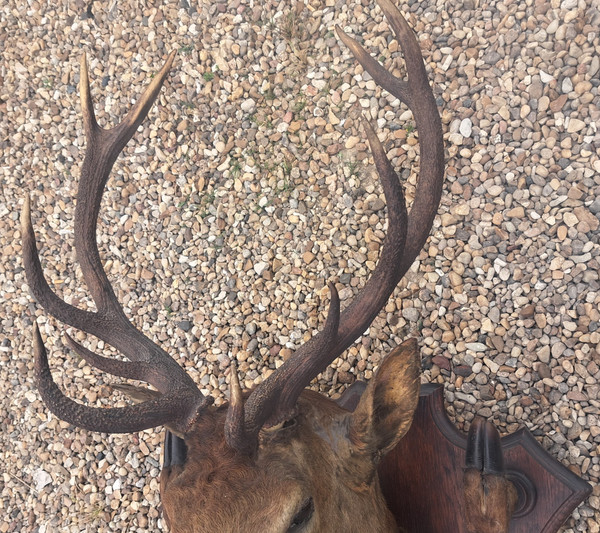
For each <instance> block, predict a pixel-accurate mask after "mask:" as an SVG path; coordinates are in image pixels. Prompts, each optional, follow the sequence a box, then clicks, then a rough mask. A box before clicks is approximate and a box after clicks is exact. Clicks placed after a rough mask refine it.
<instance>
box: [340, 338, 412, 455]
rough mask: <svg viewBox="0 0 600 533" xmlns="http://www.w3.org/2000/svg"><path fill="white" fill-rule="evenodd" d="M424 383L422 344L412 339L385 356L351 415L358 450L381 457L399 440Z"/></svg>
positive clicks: (409, 421)
mask: <svg viewBox="0 0 600 533" xmlns="http://www.w3.org/2000/svg"><path fill="white" fill-rule="evenodd" d="M420 385H421V380H420V360H419V348H418V346H417V341H416V339H409V340H407V341H405V342H403V343H402V344H401V345H400V346H398V347H397V348H395V349H394V350H393V351H392V353H390V354H389V355H388V356H387V357H386V358H385V359H384V361H383V363H382V364H381V366H380V367H379V370H378V371H377V374H376V375H375V377H374V378H373V379H372V380H371V381H370V382H369V385H368V386H367V388H366V390H365V392H364V393H363V395H362V397H361V399H360V402H359V403H358V406H357V407H356V410H355V411H354V413H352V415H351V422H350V441H351V443H352V446H353V448H354V450H355V452H358V453H360V454H369V455H372V456H373V457H374V458H376V459H375V460H376V461H377V460H378V459H379V458H381V457H383V456H384V455H385V454H386V453H388V452H389V451H390V450H391V449H392V448H393V447H394V446H395V445H396V444H397V443H398V441H399V440H400V439H401V438H402V437H403V436H404V435H405V434H406V432H407V431H408V429H409V428H410V425H411V423H412V419H413V415H414V413H415V409H416V408H417V403H418V401H419V388H420Z"/></svg>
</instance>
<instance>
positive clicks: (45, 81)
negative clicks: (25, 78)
mask: <svg viewBox="0 0 600 533" xmlns="http://www.w3.org/2000/svg"><path fill="white" fill-rule="evenodd" d="M53 86H54V84H53V83H52V80H51V79H50V78H44V79H43V80H42V87H43V88H44V89H52V87H53Z"/></svg>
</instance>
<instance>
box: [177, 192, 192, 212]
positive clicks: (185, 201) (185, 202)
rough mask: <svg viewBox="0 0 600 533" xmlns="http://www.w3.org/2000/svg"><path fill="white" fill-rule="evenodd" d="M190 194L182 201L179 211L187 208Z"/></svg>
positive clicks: (178, 205)
mask: <svg viewBox="0 0 600 533" xmlns="http://www.w3.org/2000/svg"><path fill="white" fill-rule="evenodd" d="M190 196H191V195H190V194H188V195H187V196H186V197H185V198H184V199H183V200H181V201H180V202H179V203H178V204H177V209H181V208H182V207H185V206H186V205H187V204H188V202H189V201H190Z"/></svg>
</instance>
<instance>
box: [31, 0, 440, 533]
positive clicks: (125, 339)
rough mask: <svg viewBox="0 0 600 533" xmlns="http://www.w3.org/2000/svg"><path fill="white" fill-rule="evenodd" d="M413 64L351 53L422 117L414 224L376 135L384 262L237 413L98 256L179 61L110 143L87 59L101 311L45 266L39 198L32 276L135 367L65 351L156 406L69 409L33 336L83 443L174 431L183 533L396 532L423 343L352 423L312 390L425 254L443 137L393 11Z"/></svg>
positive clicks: (368, 394)
mask: <svg viewBox="0 0 600 533" xmlns="http://www.w3.org/2000/svg"><path fill="white" fill-rule="evenodd" d="M379 5H380V6H381V9H382V10H383V11H384V13H385V15H386V17H387V19H388V21H389V23H390V26H391V27H392V28H393V30H394V32H395V34H396V37H397V39H398V42H399V43H400V45H401V47H402V50H403V52H404V58H405V63H406V71H407V80H406V81H404V80H400V79H398V78H396V77H395V76H393V75H392V74H390V73H389V72H388V71H387V70H385V69H384V68H383V67H382V66H381V65H380V64H379V63H378V62H377V61H376V60H374V59H373V58H372V57H371V56H370V55H369V54H368V53H367V52H366V51H365V50H364V49H363V48H362V47H361V46H360V45H359V44H358V43H357V42H356V41H355V40H354V39H352V38H350V37H349V36H348V35H346V34H345V33H344V32H343V31H342V30H341V29H340V28H339V27H337V28H336V30H337V32H338V35H339V37H340V39H341V40H342V41H343V42H344V43H345V44H346V46H348V47H349V48H350V50H351V51H352V52H353V54H354V56H355V57H356V59H357V60H358V61H359V62H360V64H361V65H362V66H363V67H364V69H365V70H367V71H368V72H369V73H370V75H371V76H372V77H373V79H374V80H375V81H376V82H377V83H378V84H379V85H380V86H381V87H383V88H384V89H386V90H387V91H389V92H390V93H391V94H392V95H394V96H396V97H397V98H398V99H400V100H401V101H402V102H404V103H405V104H406V105H407V106H408V107H409V108H410V109H411V110H412V112H413V115H414V118H415V122H416V125H417V129H418V132H419V141H420V146H421V160H420V177H419V181H418V185H417V190H416V195H415V200H414V202H413V205H412V208H411V211H410V213H407V210H406V206H405V200H404V195H403V190H402V186H401V184H400V181H399V178H398V175H397V174H396V172H395V171H394V169H393V168H392V165H391V163H390V161H389V160H388V158H387V156H386V154H385V151H384V149H383V147H382V145H381V143H380V142H379V140H378V138H377V135H376V133H375V132H374V131H373V129H372V128H371V126H370V125H369V124H368V123H365V132H366V136H367V139H368V141H369V144H370V146H371V150H372V153H373V158H374V162H375V166H376V169H377V171H378V174H379V176H380V179H381V184H382V187H383V190H384V194H385V197H386V201H387V207H388V219H389V222H388V230H387V235H386V238H385V241H384V246H383V250H382V253H381V257H380V259H379V262H378V264H377V267H376V269H375V271H374V272H373V274H372V276H371V278H370V279H369V280H368V281H367V282H366V283H365V285H364V287H363V289H362V290H361V291H360V292H359V293H358V295H357V296H356V297H355V298H354V299H353V301H352V302H351V303H349V304H348V305H347V306H346V307H345V309H344V310H343V311H342V312H340V301H339V298H338V294H337V291H336V288H335V286H334V285H333V284H330V286H329V287H330V292H331V302H330V306H329V312H328V317H327V320H326V323H325V325H324V327H323V329H322V330H321V331H320V332H319V333H317V334H316V335H314V336H313V337H312V339H311V340H310V341H309V342H307V343H306V344H304V345H303V346H301V347H300V348H299V349H298V350H297V351H296V352H295V353H294V354H293V356H292V357H290V358H289V359H288V360H287V361H286V362H285V363H284V364H283V365H282V366H281V367H280V368H279V369H278V370H277V371H276V372H274V373H273V374H271V376H269V378H267V379H266V380H265V381H264V382H263V383H262V384H261V385H260V386H258V387H257V388H256V389H254V390H252V391H248V392H243V391H242V390H241V388H240V385H239V383H238V380H237V374H236V372H235V368H232V372H231V376H230V388H231V395H230V401H229V404H228V405H225V406H222V407H220V408H215V407H214V406H212V405H211V403H212V402H211V399H210V398H207V397H204V396H203V395H202V393H201V392H200V391H199V389H198V387H197V386H196V384H195V383H194V382H193V380H192V379H191V378H190V377H189V376H188V375H187V374H186V373H185V372H184V370H183V369H182V368H181V367H180V366H179V365H178V364H177V363H176V362H175V361H174V360H173V359H172V358H171V357H170V356H169V355H168V354H167V353H166V352H165V351H164V350H163V349H162V348H160V347H159V346H158V345H157V344H155V343H154V342H153V341H152V340H150V339H149V338H148V337H146V336H145V335H143V334H142V333H141V331H139V330H138V329H136V328H135V327H134V326H133V325H132V324H131V322H130V321H129V320H128V319H127V317H126V316H125V313H124V312H123V309H122V307H121V305H120V304H119V303H118V300H117V297H116V295H115V293H114V291H113V289H112V287H111V285H110V282H109V280H108V277H107V275H106V273H105V271H104V269H103V267H102V263H101V260H100V256H99V253H98V248H97V244H96V221H97V217H98V212H99V209H100V200H101V197H102V193H103V189H104V186H105V184H106V182H107V180H108V177H109V174H110V171H111V169H112V166H113V164H114V162H115V160H116V158H117V156H118V154H119V153H120V151H121V150H122V149H123V148H124V146H125V145H126V143H127V142H128V141H129V139H130V138H131V137H132V135H133V134H134V132H135V131H136V129H137V127H138V126H139V124H140V123H141V122H142V120H143V119H144V117H145V116H146V114H147V113H148V111H149V109H150V107H151V106H152V104H153V102H154V100H155V99H156V97H157V95H158V93H159V91H160V88H161V86H162V84H163V82H164V81H165V79H166V78H167V75H168V72H169V69H170V68H171V65H172V63H173V60H174V57H175V54H174V53H172V54H171V55H170V56H169V58H168V59H167V61H166V63H165V65H164V66H163V68H162V69H161V70H160V72H159V73H158V74H157V75H156V76H155V77H154V79H153V80H152V82H151V83H150V85H149V86H148V88H147V89H146V91H145V92H144V93H143V95H142V96H141V97H140V99H139V101H138V102H137V103H136V104H135V105H134V106H133V108H132V109H131V111H130V112H129V113H128V114H127V116H126V117H125V118H124V119H123V121H122V122H121V123H120V124H119V125H117V126H115V127H114V128H112V129H103V128H101V127H100V126H99V125H98V123H97V122H96V119H95V115H94V110H93V104H92V99H91V95H90V89H89V81H88V73H87V66H86V60H85V57H84V58H83V60H82V63H81V80H80V95H81V105H82V110H83V118H84V126H85V134H86V139H87V151H86V155H85V159H84V162H83V167H82V171H81V179H80V184H79V190H78V194H77V206H76V212H75V224H74V227H75V231H74V237H75V249H76V252H77V259H78V261H79V263H80V265H81V270H82V274H83V277H84V280H85V283H86V285H87V287H88V289H89V291H90V293H91V295H92V298H93V300H94V302H95V304H96V308H97V310H96V311H86V310H82V309H79V308H77V307H75V306H73V305H70V304H68V303H66V302H65V301H64V300H62V299H61V298H60V297H59V296H57V295H56V293H55V292H54V291H53V290H52V288H51V287H50V286H49V285H48V283H47V281H46V279H45V277H44V274H43V271H42V267H41V264H40V260H39V257H38V251H37V247H36V242H35V236H34V232H33V227H32V224H31V217H30V203H29V199H28V198H27V199H26V201H25V205H24V208H23V211H22V234H23V251H24V262H25V265H26V273H27V280H28V283H29V286H30V289H31V292H32V294H33V296H34V297H35V299H36V300H37V301H38V302H39V303H40V305H41V306H42V307H44V308H45V309H46V311H47V312H48V313H50V314H51V315H53V316H54V317H55V318H56V319H58V320H60V321H61V322H64V323H66V324H68V325H70V326H72V327H75V328H78V329H80V330H82V331H84V332H87V333H89V334H91V335H94V336H96V337H97V338H99V339H101V340H103V341H104V342H105V343H107V344H109V345H111V346H113V347H114V348H116V349H117V350H119V351H120V352H121V353H123V354H124V355H125V356H126V357H127V359H128V360H129V361H117V360H114V359H110V358H107V357H105V356H101V355H98V354H95V353H93V352H91V351H90V350H88V349H87V348H85V347H84V346H82V345H81V344H79V343H77V342H76V341H75V340H73V339H72V338H71V337H69V336H68V335H67V337H66V338H67V342H68V344H69V346H70V347H71V348H72V349H73V350H74V351H75V352H77V353H78V354H79V355H80V356H81V357H83V358H84V359H85V360H86V361H87V362H88V363H89V364H90V365H92V366H94V367H96V368H98V369H99V370H101V371H104V372H108V373H110V374H112V375H115V376H119V377H121V378H126V379H136V380H140V381H144V382H147V383H149V384H151V385H152V386H153V387H154V388H155V389H156V390H149V389H148V390H137V389H136V390H133V391H131V395H132V396H133V397H134V399H136V400H138V401H141V403H137V404H135V405H131V406H128V407H121V408H109V409H100V408H95V407H90V406H85V405H82V404H80V403H77V402H75V401H73V400H71V399H69V398H67V397H66V396H65V395H64V394H63V393H62V392H61V391H60V390H59V388H58V387H57V385H56V384H55V383H54V381H53V379H52V376H51V372H50V368H49V365H48V360H47V355H46V350H45V348H44V345H43V342H42V338H41V335H40V333H39V331H38V329H37V326H34V354H35V373H36V383H37V387H38V390H39V391H40V394H41V395H42V398H43V399H44V401H45V403H46V405H47V406H48V408H49V409H50V410H51V411H52V412H53V413H55V414H56V415H57V416H58V417H59V418H61V419H63V420H65V421H67V422H69V423H71V424H73V425H75V426H78V427H82V428H86V429H89V430H93V431H100V432H107V433H129V432H135V431H140V430H143V429H147V428H151V427H156V426H159V425H165V426H166V427H167V428H168V429H169V430H170V431H169V432H168V433H167V438H166V441H165V467H164V469H163V471H162V474H161V495H162V501H163V507H164V511H165V515H166V518H167V521H168V522H169V523H170V527H171V529H172V531H175V532H187V531H195V532H209V531H210V532H214V531H220V532H237V531H248V532H251V531H261V532H273V533H275V532H278V533H279V532H285V531H288V532H292V531H297V532H300V531H302V532H309V531H320V532H327V531H332V532H333V531H338V532H339V531H382V532H383V531H395V530H396V525H395V522H394V519H393V517H392V515H391V514H390V512H389V511H388V510H387V507H386V504H385V501H384V499H383V497H382V494H381V491H380V488H379V483H378V479H377V471H376V467H377V464H378V462H379V460H380V458H381V457H383V456H384V455H385V454H386V453H387V452H388V451H389V450H390V449H392V448H393V447H394V446H395V444H396V443H397V442H398V441H399V439H401V438H402V436H403V435H404V434H405V433H406V431H407V430H408V428H409V426H410V424H411V420H412V416H413V412H414V409H415V407H416V404H417V400H418V392H419V383H420V379H419V367H420V364H419V356H418V348H417V343H416V341H415V340H414V339H411V340H408V341H406V342H404V343H403V344H401V345H400V346H398V347H397V348H396V349H395V350H393V351H392V352H391V353H390V354H389V355H388V356H387V357H386V359H385V360H384V362H383V363H382V365H381V367H380V368H379V371H378V373H377V374H376V376H375V377H374V378H373V379H372V381H371V382H370V383H369V385H368V386H367V388H366V390H365V392H364V394H362V396H361V398H360V400H359V402H358V406H357V407H356V409H355V410H354V411H349V410H346V409H344V408H342V407H340V406H339V405H338V404H336V403H335V402H333V401H331V400H329V399H327V398H325V397H323V396H321V395H319V394H317V393H315V392H313V391H310V390H306V389H305V388H306V387H307V385H308V384H309V383H310V381H311V380H312V379H313V378H315V377H316V376H317V375H318V374H319V373H320V372H322V371H323V370H325V368H326V367H327V366H328V365H329V364H330V363H331V361H333V359H335V358H336V357H338V356H339V355H340V354H341V353H342V352H343V351H344V350H345V349H346V348H348V347H349V346H350V345H351V344H352V343H353V342H354V341H355V340H356V339H357V338H358V337H359V336H360V335H362V334H363V333H364V331H365V330H366V329H367V328H368V327H369V325H370V324H371V322H372V321H373V319H374V318H375V317H376V315H377V314H378V312H379V311H380V310H381V308H382V307H383V306H384V305H385V303H386V302H387V300H388V298H389V296H390V295H391V293H392V292H393V290H394V288H395V287H396V285H397V284H398V282H399V281H400V280H401V278H402V277H403V275H404V274H405V273H406V271H407V270H408V269H409V267H410V265H411V264H412V262H413V261H414V259H415V257H416V256H417V255H418V253H419V251H420V250H421V248H422V247H423V245H424V243H425V241H426V239H427V236H428V234H429V231H430V228H431V225H432V223H433V219H434V217H435V214H436V211H437V208H438V205H439V201H440V196H441V190H442V182H443V174H444V153H443V152H444V148H443V141H442V127H441V122H440V117H439V114H438V111H437V107H436V104H435V100H434V97H433V93H432V91H431V88H430V86H429V83H428V80H427V76H426V71H425V67H424V64H423V58H422V55H421V52H420V49H419V44H418V42H417V40H416V38H415V35H414V33H413V32H412V30H411V29H410V27H409V26H408V24H407V23H406V21H405V20H404V18H403V17H402V15H401V14H400V12H399V11H398V10H397V9H396V8H395V7H394V6H393V5H392V3H391V2H390V0H379Z"/></svg>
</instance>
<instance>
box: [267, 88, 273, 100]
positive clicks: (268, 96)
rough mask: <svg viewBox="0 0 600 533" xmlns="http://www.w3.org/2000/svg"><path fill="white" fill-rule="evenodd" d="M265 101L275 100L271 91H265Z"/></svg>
mask: <svg viewBox="0 0 600 533" xmlns="http://www.w3.org/2000/svg"><path fill="white" fill-rule="evenodd" d="M265 99H266V100H275V91H274V90H273V89H267V90H266V91H265Z"/></svg>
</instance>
